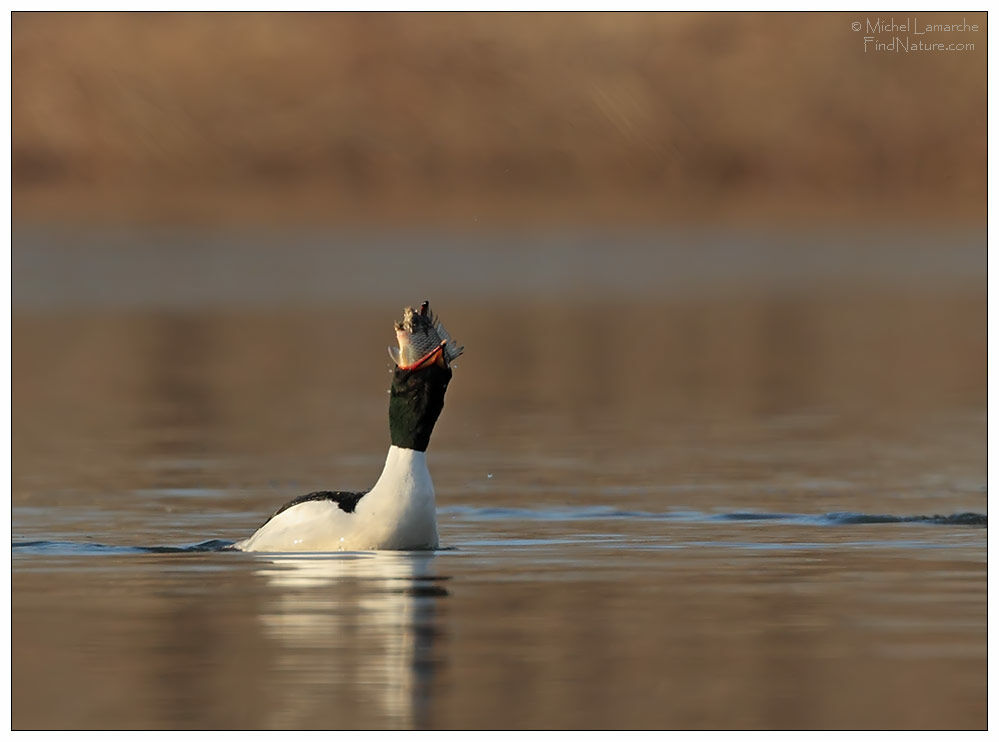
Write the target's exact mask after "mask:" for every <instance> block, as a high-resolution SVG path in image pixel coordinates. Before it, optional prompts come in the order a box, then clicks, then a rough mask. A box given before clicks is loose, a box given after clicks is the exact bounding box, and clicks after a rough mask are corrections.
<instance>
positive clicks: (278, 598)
mask: <svg viewBox="0 0 999 742" xmlns="http://www.w3.org/2000/svg"><path fill="white" fill-rule="evenodd" d="M258 558H259V559H260V562H261V563H260V566H259V568H258V569H257V574H258V575H259V576H262V577H264V578H265V579H266V581H267V584H268V586H269V587H271V588H272V589H273V597H272V598H271V599H270V600H268V601H267V602H266V603H265V604H264V606H263V607H262V609H261V611H260V614H259V618H260V622H261V623H262V624H263V627H264V630H265V633H266V635H267V637H268V638H270V639H271V640H272V641H273V642H274V643H275V644H276V645H277V652H276V655H277V658H276V660H275V665H274V667H273V672H274V673H275V674H276V675H278V676H279V677H284V678H287V679H288V680H289V682H287V683H280V684H279V686H280V688H281V689H282V692H283V697H279V698H275V699H274V703H273V704H272V706H271V712H270V717H269V719H268V724H267V726H269V727H272V728H275V727H276V728H302V727H311V726H324V725H325V726H328V725H329V723H330V718H331V717H330V709H329V706H330V704H331V703H335V704H337V705H341V706H342V708H343V716H342V717H341V718H342V719H344V720H345V721H343V726H348V727H351V726H355V725H357V726H365V725H366V723H367V724H370V725H376V726H379V727H399V728H414V727H417V728H419V727H425V726H427V723H426V721H427V719H426V717H427V710H428V707H429V702H430V688H431V685H432V684H431V681H432V679H433V675H434V670H435V668H436V667H438V662H437V660H436V659H435V646H434V645H435V642H436V640H437V639H438V638H439V637H441V636H442V635H443V634H444V631H443V629H442V627H441V625H440V616H439V612H438V599H439V598H443V597H447V595H448V592H447V590H446V589H445V588H444V587H443V584H442V583H443V582H445V581H446V580H447V578H446V577H443V576H441V575H439V574H437V572H436V570H435V567H434V555H433V554H420V553H406V552H364V553H350V554H333V555H330V554H324V555H288V556H283V555H282V556H277V555H269V556H263V557H258ZM338 726H339V724H338Z"/></svg>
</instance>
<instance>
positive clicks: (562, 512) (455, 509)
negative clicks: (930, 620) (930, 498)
mask: <svg viewBox="0 0 999 742" xmlns="http://www.w3.org/2000/svg"><path fill="white" fill-rule="evenodd" d="M439 513H440V515H441V516H442V517H452V518H460V519H462V520H551V521H570V520H616V519H629V520H631V519H633V520H673V521H684V522H692V523H698V522H704V523H709V522H718V521H735V522H753V521H770V522H783V523H797V524H806V525H819V526H845V525H866V524H871V523H919V524H926V525H944V526H981V527H984V526H987V525H988V516H987V515H986V514H984V513H952V514H950V515H882V514H869V513H853V512H836V513H825V514H802V513H768V512H757V511H745V512H743V511H737V512H731V513H702V512H699V511H696V510H670V511H667V512H662V513H654V512H648V511H643V510H620V509H617V508H613V507H610V506H595V507H576V508H574V507H559V508H546V509H532V508H498V507H480V508H476V507H467V506H452V507H447V508H440V509H439Z"/></svg>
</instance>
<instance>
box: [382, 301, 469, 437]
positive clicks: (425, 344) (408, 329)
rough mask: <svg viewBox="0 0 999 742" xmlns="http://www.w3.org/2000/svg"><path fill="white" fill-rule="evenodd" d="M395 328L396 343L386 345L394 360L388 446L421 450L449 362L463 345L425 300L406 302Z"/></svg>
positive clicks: (440, 398) (441, 400)
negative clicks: (416, 306) (415, 304)
mask: <svg viewBox="0 0 999 742" xmlns="http://www.w3.org/2000/svg"><path fill="white" fill-rule="evenodd" d="M395 329H396V337H397V339H398V341H399V347H398V348H389V354H390V355H391V356H392V360H393V361H395V364H396V365H395V370H394V371H393V374H392V389H391V397H390V399H389V431H390V432H391V435H392V445H394V446H398V447H399V448H411V449H413V450H416V451H426V450H427V446H428V445H429V444H430V434H431V433H433V432H434V424H435V423H436V422H437V418H438V417H440V414H441V410H443V409H444V393H445V392H446V391H447V385H448V383H449V382H450V381H451V361H453V360H454V359H455V358H457V357H458V356H459V355H460V354H461V352H462V350H463V348H462V347H461V346H459V345H458V344H457V343H455V342H454V340H452V339H451V336H450V335H448V333H447V331H446V330H445V329H444V326H443V325H442V324H441V323H440V322H439V321H437V319H436V318H435V317H434V315H433V313H432V312H431V311H430V305H429V303H428V302H423V304H422V305H421V306H420V309H419V310H414V309H413V308H412V307H406V309H405V310H404V311H403V320H402V322H399V323H397V324H396V327H395Z"/></svg>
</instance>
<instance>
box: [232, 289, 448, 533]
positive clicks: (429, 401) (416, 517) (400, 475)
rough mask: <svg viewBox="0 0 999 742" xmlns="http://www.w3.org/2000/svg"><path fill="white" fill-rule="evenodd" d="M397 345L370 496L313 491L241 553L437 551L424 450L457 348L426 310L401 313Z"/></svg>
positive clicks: (275, 517)
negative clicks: (384, 452)
mask: <svg viewBox="0 0 999 742" xmlns="http://www.w3.org/2000/svg"><path fill="white" fill-rule="evenodd" d="M395 332H396V338H397V340H398V347H397V348H396V347H391V348H389V355H390V356H391V358H392V360H393V361H394V362H395V369H394V371H393V374H392V389H391V393H390V397H389V432H390V434H391V440H392V445H391V446H390V447H389V450H388V456H387V457H386V458H385V468H384V469H383V470H382V474H381V476H380V477H379V478H378V481H377V482H375V485H374V487H372V488H371V489H370V490H368V491H367V492H311V493H309V494H307V495H302V496H301V497H297V498H295V499H294V500H292V501H291V502H289V503H287V504H285V505H283V506H282V507H281V508H279V509H278V510H277V512H275V513H274V515H272V516H271V517H270V519H268V520H267V522H266V523H264V525H262V526H261V527H260V528H259V529H257V531H256V532H255V533H254V534H253V535H252V536H250V537H249V538H248V539H245V540H243V541H238V542H236V543H235V544H233V548H235V549H239V550H241V551H278V552H286V551H342V550H351V551H359V550H373V549H406V550H409V549H436V548H437V545H438V536H437V506H436V503H435V501H434V484H433V481H431V479H430V471H429V470H428V469H427V446H428V444H429V443H430V434H431V433H432V432H433V430H434V424H435V423H436V422H437V418H438V416H439V415H440V413H441V410H442V409H443V408H444V393H445V392H446V391H447V385H448V383H449V382H450V381H451V362H452V361H453V360H454V359H455V358H457V357H458V356H459V355H461V352H462V350H464V349H463V348H462V347H461V346H459V345H458V344H457V343H455V341H454V340H452V339H451V336H450V335H448V333H447V331H446V330H445V329H444V326H443V325H442V324H441V323H440V322H439V321H438V320H437V319H436V318H435V317H434V315H433V313H432V312H431V311H430V306H429V303H428V302H426V301H425V302H423V304H422V305H421V306H420V308H419V310H415V309H413V308H412V307H406V309H405V310H403V317H402V321H401V322H397V323H396V324H395Z"/></svg>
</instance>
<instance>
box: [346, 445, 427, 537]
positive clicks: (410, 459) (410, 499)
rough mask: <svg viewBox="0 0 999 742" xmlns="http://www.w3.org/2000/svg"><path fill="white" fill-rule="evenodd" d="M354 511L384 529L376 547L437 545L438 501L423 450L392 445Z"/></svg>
mask: <svg viewBox="0 0 999 742" xmlns="http://www.w3.org/2000/svg"><path fill="white" fill-rule="evenodd" d="M357 512H358V513H359V514H361V515H362V516H365V517H369V516H370V518H371V520H372V522H373V523H377V524H378V526H377V528H378V529H380V530H382V531H383V533H382V535H381V536H380V537H379V539H378V543H379V546H378V547H377V548H382V549H419V548H424V549H426V548H430V549H433V548H436V547H437V504H436V502H435V499H434V483H433V481H431V479H430V470H429V469H427V454H426V452H425V451H415V450H413V449H412V448H400V447H399V446H391V447H390V448H389V450H388V455H387V456H386V457H385V467H384V468H383V469H382V474H381V476H380V477H378V481H377V482H375V486H374V487H372V488H371V491H370V492H369V493H368V494H366V495H365V496H364V497H363V498H361V501H360V502H359V503H358V506H357Z"/></svg>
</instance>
